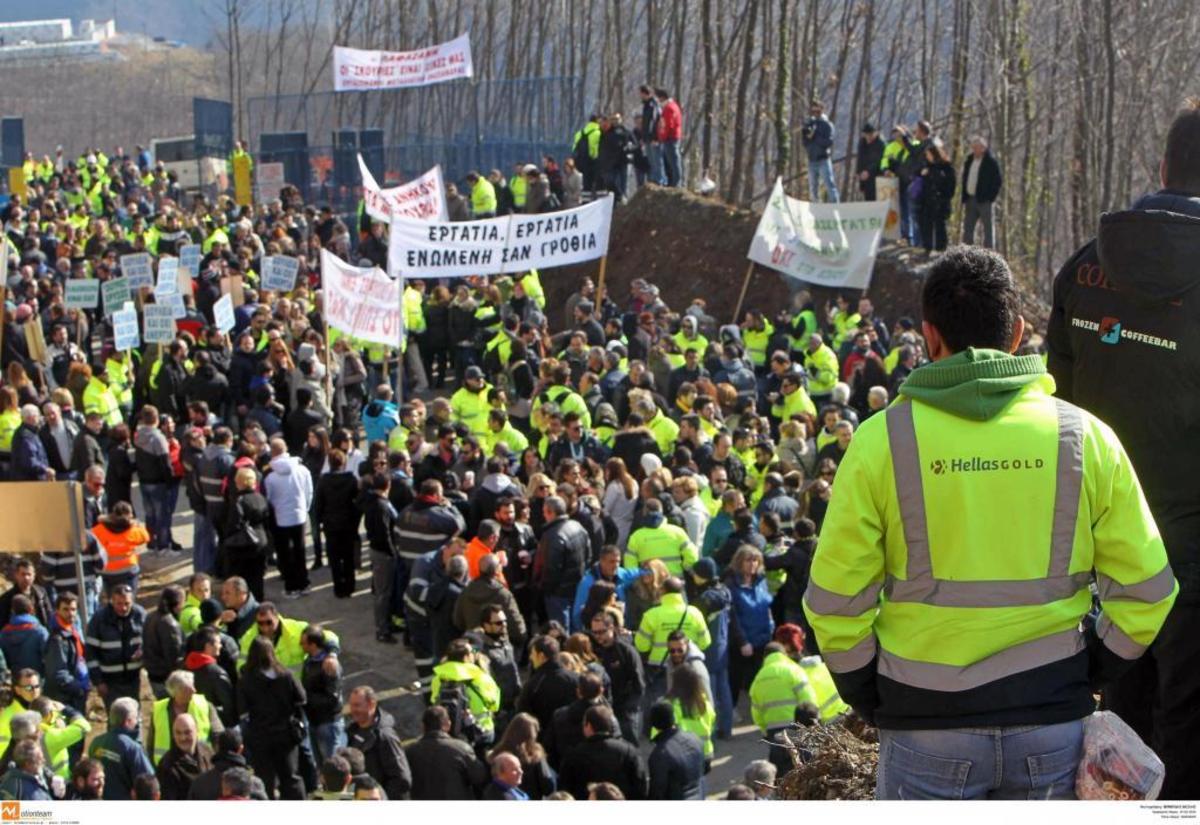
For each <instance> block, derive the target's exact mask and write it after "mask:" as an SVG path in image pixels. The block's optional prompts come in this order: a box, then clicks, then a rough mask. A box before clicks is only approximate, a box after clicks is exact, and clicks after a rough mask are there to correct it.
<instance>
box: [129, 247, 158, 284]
mask: <svg viewBox="0 0 1200 825" xmlns="http://www.w3.org/2000/svg"><path fill="white" fill-rule="evenodd" d="M121 275H122V276H123V277H125V278H127V279H128V280H129V286H130V288H132V289H141V288H142V287H145V288H146V289H153V288H154V268H153V266H152V265H151V262H150V253H149V252H138V253H135V254H132V255H122V256H121Z"/></svg>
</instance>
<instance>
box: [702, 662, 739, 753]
mask: <svg viewBox="0 0 1200 825" xmlns="http://www.w3.org/2000/svg"><path fill="white" fill-rule="evenodd" d="M708 681H709V683H710V684H711V685H712V692H713V697H712V700H713V709H714V710H715V711H716V712H717V726H716V729H715V732H716V734H717V735H719V736H732V735H733V693H732V691H730V690H729V665H728V664H724V665H721V666H720V667H710V668H709V669H708Z"/></svg>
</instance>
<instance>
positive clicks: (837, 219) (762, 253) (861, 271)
mask: <svg viewBox="0 0 1200 825" xmlns="http://www.w3.org/2000/svg"><path fill="white" fill-rule="evenodd" d="M887 213H888V204H887V202H886V201H868V202H866V203H809V202H807V201H799V200H796V199H795V198H789V197H788V196H787V195H786V194H784V191H783V183H782V181H780V180H779V179H776V181H775V189H774V190H773V191H772V192H771V199H770V200H769V201H767V208H766V209H764V210H763V215H762V220H760V221H759V222H758V229H756V230H755V231H754V238H753V240H751V241H750V251H749V252H748V253H747V254H746V257H747V258H749V259H750V260H752V261H754V262H755V263H760V264H762V265H763V266H766V267H770V268H771V269H776V270H779V271H780V272H782V273H784V274H785V275H789V276H791V277H792V278H796V279H797V280H801V281H807V282H809V283H813V284H819V285H821V286H830V287H847V288H851V289H866V288H867V286H868V285H869V284H870V283H871V268H872V267H873V266H874V264H875V252H876V250H878V249H879V238H880V235H881V234H882V233H883V227H884V224H885V222H886V221H887Z"/></svg>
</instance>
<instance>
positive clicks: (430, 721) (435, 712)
mask: <svg viewBox="0 0 1200 825" xmlns="http://www.w3.org/2000/svg"><path fill="white" fill-rule="evenodd" d="M449 721H450V714H448V713H447V712H446V709H445V708H444V707H442V706H441V705H432V706H431V707H427V708H425V712H424V713H423V714H421V730H423V731H424V732H425V733H437V732H438V731H440V730H444V729H445V726H446V725H447V724H448V723H449Z"/></svg>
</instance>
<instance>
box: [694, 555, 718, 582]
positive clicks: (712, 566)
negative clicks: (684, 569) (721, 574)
mask: <svg viewBox="0 0 1200 825" xmlns="http://www.w3.org/2000/svg"><path fill="white" fill-rule="evenodd" d="M692 575H693V576H695V577H696V578H698V579H700V580H702V581H706V582H710V581H712V580H713V579H715V578H716V577H717V562H716V561H715V560H714V559H711V558H708V557H705V558H703V559H700V560H699V561H698V562H696V563H695V564H693V565H692Z"/></svg>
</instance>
